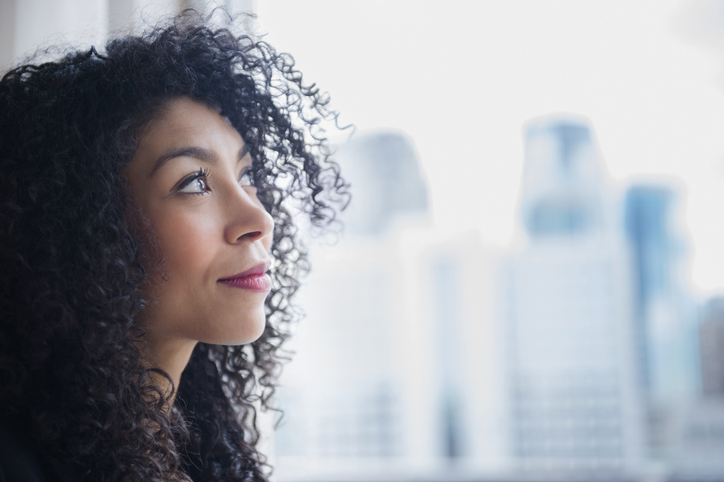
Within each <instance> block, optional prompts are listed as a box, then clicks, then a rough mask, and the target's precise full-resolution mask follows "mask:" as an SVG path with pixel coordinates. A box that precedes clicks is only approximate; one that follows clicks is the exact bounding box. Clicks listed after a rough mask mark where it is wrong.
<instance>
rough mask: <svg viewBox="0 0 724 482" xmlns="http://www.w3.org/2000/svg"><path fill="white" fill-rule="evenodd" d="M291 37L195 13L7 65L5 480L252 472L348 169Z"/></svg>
mask: <svg viewBox="0 0 724 482" xmlns="http://www.w3.org/2000/svg"><path fill="white" fill-rule="evenodd" d="M327 106H328V99H327V98H326V96H324V95H322V94H320V92H319V91H318V90H317V89H316V88H315V87H314V86H307V84H306V83H304V82H303V81H302V77H301V74H300V73H299V72H298V71H297V70H296V69H295V68H294V64H293V60H292V59H291V57H289V56H288V55H284V54H277V53H276V52H275V51H274V49H272V48H271V47H270V46H269V45H267V44H266V43H264V42H261V41H258V40H255V39H253V38H251V37H248V36H235V35H234V34H232V32H230V31H229V30H226V29H223V28H213V27H210V26H209V25H208V24H207V21H206V20H204V19H202V18H200V17H199V16H197V15H195V14H193V13H188V14H185V15H182V16H180V17H178V18H176V19H174V21H173V22H172V23H171V24H169V25H167V26H164V27H159V28H155V29H151V30H149V31H148V32H147V33H145V34H143V35H139V36H127V37H122V38H118V39H115V40H111V41H109V42H108V44H107V45H106V47H105V49H95V48H91V49H90V50H87V51H74V52H69V53H66V54H65V55H64V56H63V57H62V58H60V59H58V60H55V61H52V62H45V63H40V64H26V65H22V66H20V67H17V68H15V69H13V70H11V71H9V72H8V73H7V74H5V75H4V77H3V78H2V80H0V204H1V205H2V208H1V210H0V217H1V220H0V263H1V266H2V271H1V272H0V481H2V480H8V481H11V480H48V481H51V480H65V481H70V480H92V481H97V480H108V481H111V480H124V481H126V480H127V481H131V480H138V481H141V480H143V481H152V480H155V481H162V480H163V481H171V480H194V481H202V480H203V481H235V480H239V481H242V480H243V481H264V480H267V477H268V467H267V466H266V464H265V460H264V457H263V456H262V455H260V454H259V453H258V452H257V450H256V444H257V442H258V440H259V432H258V429H257V427H256V413H257V412H256V410H257V409H258V408H259V407H262V408H267V407H268V405H269V404H270V399H271V396H272V395H273V392H274V386H275V380H276V376H277V375H278V371H279V368H280V363H281V361H282V360H283V358H284V356H283V353H281V352H280V348H281V346H282V344H283V342H284V341H285V339H286V338H287V336H288V331H287V326H288V324H289V323H290V322H291V321H293V319H294V318H295V312H294V310H293V306H292V305H291V303H290V300H291V298H292V297H293V295H294V293H295V291H296V290H297V288H298V279H299V276H300V275H302V274H304V273H305V272H306V271H307V270H308V269H309V267H308V264H307V262H306V253H305V250H304V248H303V246H302V245H301V243H300V239H299V232H298V228H297V226H296V225H295V223H294V219H296V215H297V213H301V214H304V215H306V216H308V219H309V220H310V221H311V223H312V224H313V225H315V226H319V227H324V226H327V225H329V224H330V223H331V222H333V221H334V219H335V215H336V212H337V211H338V209H340V208H341V206H342V205H343V204H344V202H345V201H346V199H347V194H346V189H347V185H346V183H345V182H344V181H343V179H342V178H341V177H340V175H339V170H338V169H337V166H336V164H334V162H332V161H331V160H329V151H328V148H327V143H326V139H325V137H324V133H323V131H321V130H320V129H319V123H320V122H321V121H325V120H332V121H333V120H334V119H335V118H336V114H335V113H334V112H333V111H330V110H328V107H327Z"/></svg>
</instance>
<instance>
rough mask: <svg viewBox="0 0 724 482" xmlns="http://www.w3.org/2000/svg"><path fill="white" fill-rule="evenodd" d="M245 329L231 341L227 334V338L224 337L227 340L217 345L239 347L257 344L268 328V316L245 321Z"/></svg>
mask: <svg viewBox="0 0 724 482" xmlns="http://www.w3.org/2000/svg"><path fill="white" fill-rule="evenodd" d="M243 327H244V328H245V329H244V331H243V332H242V333H238V335H237V336H234V337H233V338H231V339H229V338H228V334H227V337H224V338H225V339H223V341H222V342H221V343H216V344H218V345H232V346H237V345H247V344H249V343H253V342H255V341H256V340H258V339H259V337H261V335H262V334H263V333H264V329H265V328H266V316H263V315H262V316H261V317H258V318H256V317H255V318H254V319H251V320H249V319H247V320H244V322H243Z"/></svg>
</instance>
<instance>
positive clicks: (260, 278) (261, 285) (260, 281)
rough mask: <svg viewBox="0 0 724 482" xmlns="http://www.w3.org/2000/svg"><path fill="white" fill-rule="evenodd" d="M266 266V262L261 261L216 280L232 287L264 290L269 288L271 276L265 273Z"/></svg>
mask: <svg viewBox="0 0 724 482" xmlns="http://www.w3.org/2000/svg"><path fill="white" fill-rule="evenodd" d="M268 267H269V265H268V264H267V263H261V264H258V265H256V266H254V267H253V268H250V269H247V270H246V271H243V272H241V273H239V274H235V275H233V276H229V277H228V278H222V279H220V280H219V281H218V282H219V283H224V284H225V285H227V286H230V287H232V288H241V289H245V290H250V291H257V292H266V291H269V290H270V289H271V278H269V275H267V274H266V270H267V269H268Z"/></svg>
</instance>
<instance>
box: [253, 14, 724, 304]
mask: <svg viewBox="0 0 724 482" xmlns="http://www.w3.org/2000/svg"><path fill="white" fill-rule="evenodd" d="M256 6H257V12H258V14H259V21H260V24H261V30H262V31H265V32H269V36H268V40H269V42H270V43H271V44H272V45H274V46H275V47H276V48H277V49H278V50H282V51H287V52H290V53H292V54H293V55H294V57H295V59H296V60H297V64H298V66H299V67H300V69H301V70H302V72H304V74H305V76H306V77H307V78H308V79H309V80H310V81H314V82H316V83H317V84H318V85H319V86H321V87H322V89H324V90H327V91H328V92H329V93H330V94H331V96H332V100H333V105H334V107H335V108H336V109H338V110H339V111H341V113H342V117H341V120H342V121H343V123H353V124H355V125H356V126H357V128H358V129H359V130H363V131H364V130H370V129H378V128H393V129H397V130H400V131H402V132H404V133H406V134H408V135H409V136H410V137H412V138H413V139H414V142H415V144H416V146H417V149H418V151H419V155H420V160H421V163H422V165H423V168H424V170H425V173H426V176H427V179H428V183H429V186H430V191H431V196H432V207H433V214H434V217H435V222H436V225H437V226H438V227H439V228H440V229H445V230H454V231H463V230H466V229H470V228H471V227H475V228H479V229H480V230H481V232H482V234H483V236H484V237H485V238H486V239H488V240H489V241H490V242H492V243H495V244H499V245H506V244H507V243H508V242H509V240H510V239H511V237H512V235H513V232H514V230H515V226H516V221H515V219H516V202H517V196H518V187H519V182H520V176H521V169H522V164H523V144H522V137H521V132H522V126H523V125H524V123H525V122H526V121H528V120H530V119H532V118H535V117H539V116H542V115H548V114H551V113H573V114H577V115H582V116H585V117H587V118H588V119H590V121H591V122H592V124H593V127H594V128H595V131H596V133H597V137H598V141H599V146H600V149H601V151H602V153H603V158H604V161H605V163H606V167H607V170H608V172H609V173H610V175H611V177H612V178H613V179H614V181H615V182H616V185H617V186H619V187H622V186H623V185H624V183H625V182H628V181H630V180H640V179H644V178H646V179H649V178H653V179H655V180H663V181H664V182H667V183H669V184H672V185H675V186H677V187H678V188H680V189H681V218H682V220H683V223H684V224H685V227H686V229H687V233H686V236H687V241H688V242H689V243H690V252H691V266H692V277H693V281H694V283H695V286H696V287H698V288H699V289H700V290H702V291H705V292H710V291H715V290H716V291H719V290H724V214H720V213H724V55H722V54H723V53H724V48H720V47H717V45H718V44H717V42H719V43H720V44H722V45H724V41H722V40H721V39H722V38H724V26H723V24H724V7H721V6H722V0H688V1H684V0H677V1H674V0H651V1H642V0H635V1H634V0H624V1H612V0H606V1H580V0H568V1H552V0H545V1H541V0H530V1H511V0H500V1H480V2H469V1H465V2H464V1H446V2H441V1H438V2H432V1H421V0H409V1H402V0H398V1H390V0H359V1H334V0H305V1H301V2H300V1H298V0H275V1H273V2H272V1H264V0H260V1H258V2H257V5H256ZM719 32H722V33H719Z"/></svg>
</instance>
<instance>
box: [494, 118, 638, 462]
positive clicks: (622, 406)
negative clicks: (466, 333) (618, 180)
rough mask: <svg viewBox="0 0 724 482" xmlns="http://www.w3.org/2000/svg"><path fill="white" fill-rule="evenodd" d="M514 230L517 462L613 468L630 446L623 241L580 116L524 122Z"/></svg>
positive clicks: (632, 453)
mask: <svg viewBox="0 0 724 482" xmlns="http://www.w3.org/2000/svg"><path fill="white" fill-rule="evenodd" d="M525 142H526V158H525V166H524V173H523V185H522V191H521V200H520V216H521V227H522V234H523V238H524V240H525V241H524V242H523V243H522V245H521V246H520V247H519V248H518V249H517V250H516V251H515V252H513V253H512V254H511V258H510V263H509V266H510V268H509V276H508V287H509V291H508V293H509V294H508V307H509V308H508V316H507V319H508V323H509V337H508V340H509V344H510V346H509V348H510V350H509V352H510V359H509V367H510V379H511V400H512V412H513V413H512V421H513V422H512V425H513V450H514V454H515V456H516V457H517V459H518V461H519V463H520V464H521V466H522V467H523V468H530V469H534V468H535V469H541V468H549V469H552V470H566V469H573V470H578V471H581V470H583V471H585V470H596V471H598V470H601V469H609V470H625V469H626V468H631V467H634V466H635V465H636V464H637V462H638V459H639V455H640V454H639V451H640V446H641V434H640V417H639V413H638V406H639V400H638V396H637V390H636V385H635V382H634V374H633V366H634V362H633V340H632V333H631V331H630V328H631V309H630V299H629V295H628V286H629V284H630V272H629V266H628V262H627V261H628V259H627V250H626V246H625V243H624V240H623V236H622V234H621V232H620V229H617V228H616V224H615V216H614V214H615V213H614V204H613V202H612V199H611V194H610V191H609V188H608V186H607V183H606V178H605V176H604V175H603V172H602V171H603V166H602V163H601V160H600V157H599V154H598V149H597V146H596V144H595V141H594V138H593V136H592V134H591V131H590V129H589V127H588V126H587V125H586V123H584V122H582V121H580V120H575V119H573V120H572V119H561V118H548V119H541V120H538V121H534V122H532V123H531V124H530V125H529V126H528V127H527V129H526V132H525Z"/></svg>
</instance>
